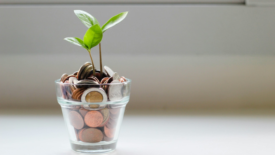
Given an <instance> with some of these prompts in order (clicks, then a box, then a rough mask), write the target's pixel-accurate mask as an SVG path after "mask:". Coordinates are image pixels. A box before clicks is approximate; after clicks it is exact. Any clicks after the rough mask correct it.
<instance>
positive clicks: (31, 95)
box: [0, 4, 275, 108]
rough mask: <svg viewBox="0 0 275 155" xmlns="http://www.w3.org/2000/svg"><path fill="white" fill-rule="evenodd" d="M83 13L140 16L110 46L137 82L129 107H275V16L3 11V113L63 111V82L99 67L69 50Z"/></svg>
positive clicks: (118, 66)
mask: <svg viewBox="0 0 275 155" xmlns="http://www.w3.org/2000/svg"><path fill="white" fill-rule="evenodd" d="M74 9H83V10H86V11H88V12H90V13H91V14H93V15H94V16H95V17H97V18H98V20H99V22H100V23H101V24H103V23H104V22H105V21H106V20H107V19H108V18H109V17H110V16H112V15H114V14H116V13H119V12H122V11H126V10H128V11H129V12H130V13H129V16H128V17H127V18H126V20H125V21H123V22H122V23H120V24H119V25H117V26H116V27H114V28H112V29H110V30H109V31H108V32H106V34H105V36H104V39H103V42H102V46H103V47H102V48H103V63H104V64H105V65H108V66H110V67H112V68H113V69H114V70H116V71H118V72H119V73H120V74H121V75H125V76H127V77H128V78H131V79H133V87H132V95H131V101H130V104H129V106H128V107H129V108H202V107H203V108H205V107H207V108H213V107H214V108H217V107H218V108H225V107H227V108H228V107H230V108H238V107H275V97H274V93H275V82H274V79H275V70H274V67H275V54H274V50H275V44H274V42H275V31H274V27H275V16H274V14H275V9H274V8H273V7H247V6H241V5H153V4H152V5H52V4H49V5H2V6H0V15H1V18H0V36H1V37H0V73H1V76H2V80H0V92H1V93H0V94H1V95H0V107H18V108H20V107H26V106H33V105H35V106H39V107H45V108H46V107H57V106H58V105H57V102H56V99H55V90H54V89H55V87H54V83H53V81H54V80H55V79H57V78H59V77H60V76H61V74H62V73H64V72H67V73H71V72H74V71H75V70H77V69H78V68H79V66H80V65H81V64H82V63H84V62H86V61H89V57H88V54H87V53H86V52H85V51H84V50H83V49H81V48H80V47H77V46H74V45H71V44H69V43H67V42H65V41H63V38H64V37H68V36H76V37H82V35H83V34H84V33H85V31H86V27H85V26H84V25H82V23H81V22H80V21H79V20H78V19H77V18H76V17H75V15H74V14H73V10H74ZM92 52H93V54H94V57H95V58H98V55H97V52H98V50H97V49H94V50H93V51H92ZM96 64H98V61H97V59H96Z"/></svg>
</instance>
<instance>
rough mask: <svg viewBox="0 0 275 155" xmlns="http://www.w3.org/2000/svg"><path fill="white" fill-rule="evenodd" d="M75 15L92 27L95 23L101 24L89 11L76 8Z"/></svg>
mask: <svg viewBox="0 0 275 155" xmlns="http://www.w3.org/2000/svg"><path fill="white" fill-rule="evenodd" d="M74 13H75V15H76V16H77V17H78V18H79V19H80V20H81V21H82V23H83V24H84V25H85V26H87V27H88V28H90V27H91V26H93V25H95V24H99V23H98V21H97V20H96V19H95V17H93V16H92V15H90V14H89V13H87V12H85V11H82V10H74Z"/></svg>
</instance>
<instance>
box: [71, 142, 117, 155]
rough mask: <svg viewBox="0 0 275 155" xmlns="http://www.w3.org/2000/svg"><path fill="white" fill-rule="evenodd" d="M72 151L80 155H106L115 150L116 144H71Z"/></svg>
mask: <svg viewBox="0 0 275 155" xmlns="http://www.w3.org/2000/svg"><path fill="white" fill-rule="evenodd" d="M71 146H72V149H73V150H74V151H76V152H82V153H106V152H111V151H114V150H115V148H116V142H113V143H107V144H91V143H85V144H77V143H73V142H71Z"/></svg>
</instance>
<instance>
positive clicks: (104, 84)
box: [54, 78, 132, 86]
mask: <svg viewBox="0 0 275 155" xmlns="http://www.w3.org/2000/svg"><path fill="white" fill-rule="evenodd" d="M125 79H126V80H127V81H125V82H120V83H102V84H100V83H99V84H72V83H62V82H61V81H60V79H57V80H55V81H54V82H55V84H61V85H80V86H81V85H83V86H93V85H94V86H106V85H121V84H128V83H131V82H132V80H131V79H128V78H125ZM87 80H88V79H87ZM91 81H92V80H91Z"/></svg>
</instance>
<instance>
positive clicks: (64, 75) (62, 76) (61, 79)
mask: <svg viewBox="0 0 275 155" xmlns="http://www.w3.org/2000/svg"><path fill="white" fill-rule="evenodd" d="M67 76H69V75H68V74H66V73H64V74H62V75H61V78H60V81H61V82H63V83H64V81H65V78H66V77H67Z"/></svg>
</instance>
